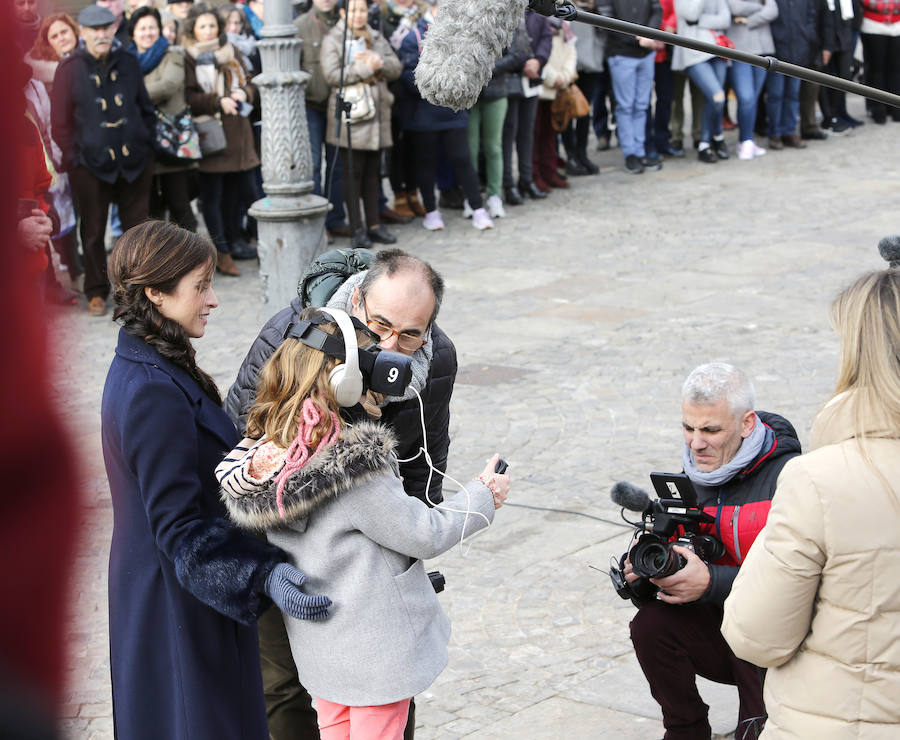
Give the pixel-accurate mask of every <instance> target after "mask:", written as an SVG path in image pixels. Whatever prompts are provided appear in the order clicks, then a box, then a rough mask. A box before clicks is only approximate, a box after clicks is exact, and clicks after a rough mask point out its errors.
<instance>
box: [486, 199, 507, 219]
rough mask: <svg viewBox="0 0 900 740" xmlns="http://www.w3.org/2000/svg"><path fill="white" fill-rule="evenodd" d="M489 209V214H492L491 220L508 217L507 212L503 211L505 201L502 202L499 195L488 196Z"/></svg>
mask: <svg viewBox="0 0 900 740" xmlns="http://www.w3.org/2000/svg"><path fill="white" fill-rule="evenodd" d="M487 209H488V213H490V214H491V218H504V217H505V216H506V211H504V210H503V201H502V200H500V196H499V195H489V196H488V199H487Z"/></svg>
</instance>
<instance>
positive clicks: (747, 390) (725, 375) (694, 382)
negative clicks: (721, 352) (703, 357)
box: [681, 362, 756, 414]
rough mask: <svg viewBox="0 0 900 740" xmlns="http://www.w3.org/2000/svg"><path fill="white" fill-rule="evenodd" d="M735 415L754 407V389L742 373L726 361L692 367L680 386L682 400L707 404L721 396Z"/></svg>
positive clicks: (701, 404)
mask: <svg viewBox="0 0 900 740" xmlns="http://www.w3.org/2000/svg"><path fill="white" fill-rule="evenodd" d="M723 398H724V399H725V400H726V401H728V408H729V409H731V412H732V413H734V414H744V413H746V412H747V411H753V410H754V408H755V407H756V391H754V390H753V383H751V382H750V378H748V377H747V376H746V375H744V373H743V372H742V371H741V370H739V369H738V368H736V367H735V366H734V365H729V364H728V363H727V362H707V363H706V364H705V365H700V366H699V367H695V368H694V369H693V370H691V374H690V375H688V376H687V380H685V381H684V385H683V386H682V387H681V399H682V400H683V401H687V402H688V403H693V404H697V405H700V406H708V405H710V404H714V403H718V402H719V401H721V400H722V399H723Z"/></svg>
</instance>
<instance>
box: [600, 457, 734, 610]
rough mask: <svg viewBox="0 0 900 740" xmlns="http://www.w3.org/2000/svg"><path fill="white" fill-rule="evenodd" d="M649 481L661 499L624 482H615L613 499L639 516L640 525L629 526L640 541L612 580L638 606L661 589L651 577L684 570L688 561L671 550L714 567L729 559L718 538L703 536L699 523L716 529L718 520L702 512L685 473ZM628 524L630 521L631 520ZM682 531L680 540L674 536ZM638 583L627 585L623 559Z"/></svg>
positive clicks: (612, 569)
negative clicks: (688, 553)
mask: <svg viewBox="0 0 900 740" xmlns="http://www.w3.org/2000/svg"><path fill="white" fill-rule="evenodd" d="M650 481H651V482H652V483H653V488H654V490H655V491H656V493H657V495H658V496H659V498H657V499H651V498H650V496H649V494H647V492H646V491H644V490H642V489H640V488H638V487H637V486H633V485H631V484H630V483H625V482H624V481H622V482H619V483H616V484H615V485H614V486H613V487H612V490H611V491H610V498H612V500H613V502H614V503H616V504H618V505H619V506H621V507H622V510H623V511H622V516H623V518H624V510H625V509H628V510H629V511H639V512H641V522H640V523H639V524H638V523H635V522H628V523H629V524H633V525H634V527H635V535H636V536H637V535H640V536H638V540H637V542H636V543H635V544H634V546H633V547H632V548H631V550H630V551H629V552H628V553H625V554H623V555H622V557H621V558H620V559H619V560H618V561H617V562H616V561H615V560H614V562H613V563H611V564H610V571H609V576H610V578H611V579H612V583H613V587H614V588H615V589H616V593H617V594H618V595H619V596H620V597H621V598H623V599H631V600H632V601H634V603H635V604H637V605H640V603H642V602H644V601H647V600H649V599H652V598H654V597H655V596H656V592H657V591H658V590H659V587H658V586H656V585H654V584H653V583H651V582H650V580H649V579H651V578H665V577H666V576H670V575H672V574H673V573H675V572H677V571H679V570H681V569H682V568H683V567H684V566H685V564H686V563H687V561H686V560H685V558H684V557H683V556H681V555H680V554H679V553H678V552H677V551H675V550H674V549H673V548H674V546H675V545H679V546H681V547H684V548H687V549H689V550H691V551H692V552H694V553H696V554H697V556H698V557H700V559H702V560H704V561H706V562H708V563H711V562H714V561H716V560H718V559H719V558H721V557H722V556H723V555H724V554H725V546H724V545H723V544H722V543H721V542H719V540H717V539H716V538H715V537H713V536H712V535H709V534H701V533H700V525H701V524H713V523H714V522H715V518H714V517H713V516H711V515H709V514H707V513H706V512H705V511H703V509H701V508H700V506H699V504H698V502H697V491H696V490H695V489H694V486H693V484H692V483H691V481H690V479H689V478H688V477H687V476H686V475H684V474H683V473H651V474H650ZM625 521H628V520H627V519H626V520H625ZM679 528H681V530H682V533H681V535H680V536H679V537H678V538H677V539H675V540H673V539H672V537H673V536H674V535H675V534H676V532H677V531H678V529H679ZM626 557H627V558H628V559H629V560H630V561H631V568H632V570H633V571H634V573H635V574H636V575H638V576H640V578H639V579H638V580H637V581H635V582H634V583H632V584H629V583H628V582H627V581H626V580H625V573H624V569H625V559H626Z"/></svg>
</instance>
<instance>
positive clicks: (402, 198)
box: [393, 193, 416, 221]
mask: <svg viewBox="0 0 900 740" xmlns="http://www.w3.org/2000/svg"><path fill="white" fill-rule="evenodd" d="M393 211H394V213H396V214H397V215H398V216H401V217H402V218H406V219H409V220H410V221H412V220H413V219H414V218H415V217H416V214H415V213H413V212H412V210H411V209H410V207H409V202H408V201H407V199H406V193H394V207H393Z"/></svg>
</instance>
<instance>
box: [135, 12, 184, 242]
mask: <svg viewBox="0 0 900 740" xmlns="http://www.w3.org/2000/svg"><path fill="white" fill-rule="evenodd" d="M128 30H129V33H130V34H131V38H132V40H133V41H134V50H135V51H136V52H137V56H138V61H139V62H140V63H141V71H142V72H143V73H144V87H146V88H147V94H148V95H149V96H150V101H151V102H152V103H153V105H154V106H156V109H157V110H158V111H160V112H161V113H164V114H165V115H167V116H168V117H169V118H174V117H175V116H177V115H179V114H180V113H182V112H183V111H184V109H185V107H186V103H185V101H184V52H183V50H182V49H180V48H178V47H172V46H169V42H168V40H167V39H166V38H165V37H164V36H163V35H162V19H161V18H160V15H159V11H158V10H157V9H156V8H148V7H140V8H138V9H137V10H135V11H134V12H133V13H132V14H131V18H130V19H129V22H128ZM192 176H194V178H195V177H196V166H195V164H194V162H192V161H191V160H178V159H175V158H174V157H172V158H164V157H163V156H162V155H161V154H157V158H156V162H155V163H154V165H153V186H152V187H151V189H150V217H151V218H155V219H161V220H165V218H166V211H168V212H169V215H170V216H171V220H172V221H173V222H174V223H176V224H178V225H179V226H180V227H181V228H183V229H188V230H189V231H196V230H197V217H196V216H194V211H193V209H192V208H191V200H192V198H193V190H194V188H195V184H194V179H193V178H192Z"/></svg>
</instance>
